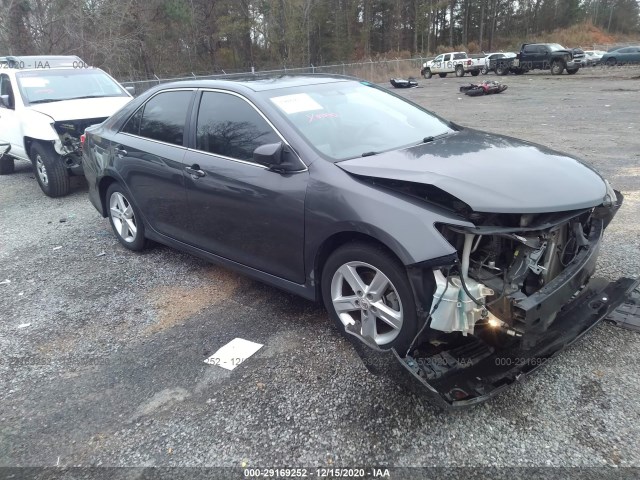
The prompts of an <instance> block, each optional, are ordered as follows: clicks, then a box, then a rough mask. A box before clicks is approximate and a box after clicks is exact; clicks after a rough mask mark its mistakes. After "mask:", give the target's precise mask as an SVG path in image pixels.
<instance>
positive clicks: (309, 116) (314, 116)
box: [307, 113, 338, 123]
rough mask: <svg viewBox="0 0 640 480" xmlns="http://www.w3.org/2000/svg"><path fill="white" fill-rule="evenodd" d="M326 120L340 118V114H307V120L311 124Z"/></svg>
mask: <svg viewBox="0 0 640 480" xmlns="http://www.w3.org/2000/svg"><path fill="white" fill-rule="evenodd" d="M324 118H338V114H337V113H307V119H308V120H309V123H311V122H313V121H314V120H322V119H324Z"/></svg>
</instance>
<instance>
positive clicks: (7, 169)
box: [0, 155, 16, 175]
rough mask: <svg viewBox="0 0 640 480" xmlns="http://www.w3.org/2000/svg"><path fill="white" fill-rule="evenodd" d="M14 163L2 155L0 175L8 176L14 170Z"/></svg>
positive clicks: (11, 159) (11, 158) (0, 158)
mask: <svg viewBox="0 0 640 480" xmlns="http://www.w3.org/2000/svg"><path fill="white" fill-rule="evenodd" d="M15 168H16V167H15V163H14V161H13V157H9V156H8V155H3V156H2V157H0V175H9V174H10V173H13V171H14V170H15Z"/></svg>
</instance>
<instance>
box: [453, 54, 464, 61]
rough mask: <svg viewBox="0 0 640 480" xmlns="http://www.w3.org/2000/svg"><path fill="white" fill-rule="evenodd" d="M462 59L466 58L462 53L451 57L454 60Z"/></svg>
mask: <svg viewBox="0 0 640 480" xmlns="http://www.w3.org/2000/svg"><path fill="white" fill-rule="evenodd" d="M463 58H467V56H466V55H465V54H464V53H455V54H454V55H453V59H454V60H462V59H463Z"/></svg>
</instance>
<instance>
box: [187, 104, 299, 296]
mask: <svg viewBox="0 0 640 480" xmlns="http://www.w3.org/2000/svg"><path fill="white" fill-rule="evenodd" d="M197 108H198V112H197V120H196V128H195V132H194V133H195V134H194V135H193V137H195V138H193V137H192V141H195V149H189V151H188V152H187V156H186V158H185V165H186V168H187V170H186V171H185V178H186V186H187V198H188V204H189V213H190V216H191V218H190V221H191V228H190V233H191V235H192V239H191V243H193V244H195V245H197V246H198V247H200V248H203V249H205V250H207V251H209V252H211V253H214V254H216V255H219V256H222V257H224V258H227V259H229V260H233V261H235V262H238V263H240V264H243V265H247V266H250V267H253V268H256V269H258V270H261V271H263V272H266V273H270V274H272V275H275V276H278V277H281V278H285V279H287V280H290V281H293V282H296V283H304V262H303V249H304V201H305V195H306V190H307V182H308V178H309V173H308V171H307V170H306V167H305V166H304V164H303V163H302V162H300V171H298V172H295V173H286V174H282V173H277V172H273V171H270V170H268V169H266V168H265V167H263V166H262V165H259V164H257V163H255V162H254V161H253V151H254V150H255V148H256V147H258V146H260V145H264V144H270V143H276V142H280V141H281V140H282V139H281V137H280V136H279V135H278V134H277V133H276V131H275V130H274V129H273V128H272V126H271V125H270V123H269V122H267V121H266V119H265V118H264V117H263V116H262V114H261V113H260V112H259V111H258V110H257V108H256V107H254V106H253V104H251V103H249V101H248V100H246V99H245V98H244V97H241V96H239V95H236V94H232V93H225V92H222V91H203V92H202V94H201V98H200V101H199V102H198V107H197ZM194 172H195V173H194Z"/></svg>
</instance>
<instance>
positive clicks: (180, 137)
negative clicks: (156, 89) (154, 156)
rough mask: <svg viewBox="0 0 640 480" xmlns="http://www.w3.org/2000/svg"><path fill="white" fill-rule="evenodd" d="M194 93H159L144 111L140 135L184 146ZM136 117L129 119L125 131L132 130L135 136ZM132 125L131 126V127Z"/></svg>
mask: <svg viewBox="0 0 640 480" xmlns="http://www.w3.org/2000/svg"><path fill="white" fill-rule="evenodd" d="M192 94H193V92H192V91H191V90H178V91H173V92H164V93H159V94H158V95H156V96H154V97H153V98H152V99H151V100H149V101H148V102H147V103H146V104H145V106H144V110H143V111H142V118H141V119H140V126H139V135H140V136H141V137H145V138H149V139H151V140H158V141H160V142H165V143H171V144H174V145H182V144H183V142H184V125H185V123H186V120H187V111H188V110H189V102H190V100H191V96H192ZM136 121H137V120H136V115H134V116H133V117H131V118H130V119H129V122H127V125H125V128H124V131H127V129H128V128H130V129H131V130H132V131H131V132H130V133H134V134H135V129H136V123H135V122H136ZM129 123H131V126H129Z"/></svg>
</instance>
